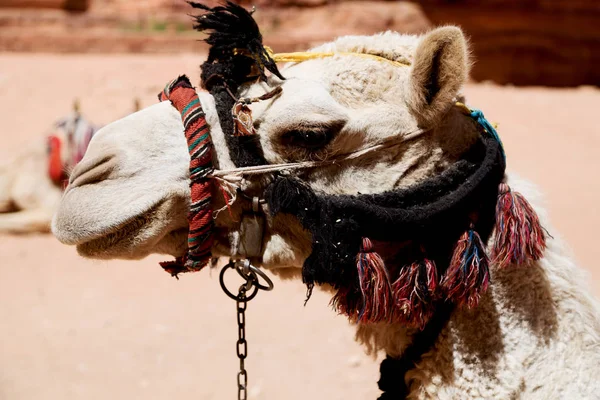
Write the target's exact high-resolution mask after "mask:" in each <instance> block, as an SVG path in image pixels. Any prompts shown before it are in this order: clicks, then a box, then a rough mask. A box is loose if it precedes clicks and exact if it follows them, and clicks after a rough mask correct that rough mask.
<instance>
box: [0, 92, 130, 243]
mask: <svg viewBox="0 0 600 400" xmlns="http://www.w3.org/2000/svg"><path fill="white" fill-rule="evenodd" d="M139 109H140V102H139V99H137V98H136V99H135V100H134V106H133V111H134V112H135V111H138V110H139ZM97 129H98V127H97V126H95V125H94V124H92V123H91V122H89V121H88V120H87V119H86V118H85V117H84V116H83V115H82V114H81V112H80V107H79V101H78V100H75V102H74V103H73V110H72V111H71V112H70V113H69V114H67V115H66V116H65V117H63V118H61V119H59V120H57V121H56V122H55V123H54V124H53V125H52V127H51V128H50V129H48V131H47V133H46V142H45V143H44V142H42V141H40V142H36V143H34V144H33V145H32V146H31V147H30V148H28V149H27V151H25V152H23V153H22V154H19V155H18V156H16V157H14V158H13V159H9V160H8V161H7V162H5V163H3V164H2V165H0V233H33V232H42V233H43V232H50V222H51V221H52V216H53V214H54V213H55V211H56V209H57V207H58V204H59V202H60V198H61V196H62V193H63V192H62V191H63V188H64V185H65V184H66V180H68V176H69V174H70V172H71V170H72V169H73V168H74V167H75V165H76V164H77V163H78V162H79V160H81V158H82V157H83V154H84V153H85V150H86V148H87V145H88V143H89V141H90V140H91V138H92V136H93V135H94V133H95V132H96V131H97Z"/></svg>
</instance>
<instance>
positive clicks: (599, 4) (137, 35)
mask: <svg viewBox="0 0 600 400" xmlns="http://www.w3.org/2000/svg"><path fill="white" fill-rule="evenodd" d="M240 1H241V2H242V4H244V6H248V7H250V6H251V5H255V6H256V7H257V11H256V12H255V14H254V16H255V18H256V19H257V20H258V22H259V25H260V26H261V30H262V31H263V36H264V39H265V43H267V44H268V45H269V46H271V47H272V48H273V49H274V50H275V51H284V52H285V51H293V50H299V49H306V48H308V47H311V46H314V45H316V44H318V43H321V42H324V41H328V40H331V39H334V38H335V37H337V36H340V35H346V34H372V33H376V32H381V31H385V30H395V31H400V32H405V33H422V32H424V31H426V30H427V29H429V28H430V27H432V26H436V25H443V24H456V25H459V26H461V27H462V28H463V29H464V31H465V32H466V34H467V35H468V36H469V37H470V40H471V44H472V48H473V54H474V57H473V59H474V66H473V70H472V76H473V78H474V79H475V80H492V81H495V82H498V83H507V84H515V85H547V86H576V85H584V84H591V85H600V68H597V67H596V66H597V65H600V27H599V25H600V0H422V1H418V2H417V1H413V2H409V1H384V0H367V1H361V0H349V1H348V0H253V1H249V0H240ZM204 2H205V3H206V2H207V3H209V4H211V5H214V4H218V3H219V2H220V1H219V0H208V1H207V0H204ZM68 4H70V6H68V7H75V6H76V5H78V6H79V7H83V6H85V7H88V6H89V8H88V11H87V12H85V13H78V14H72V13H65V12H64V11H60V10H46V11H45V12H42V11H41V10H40V9H39V8H38V9H33V10H32V9H31V8H28V9H24V8H23V7H31V6H32V5H37V6H38V7H45V8H55V9H56V8H60V9H63V10H64V9H65V8H66V7H67V5H68ZM7 5H8V6H13V7H21V8H16V9H12V10H10V11H9V10H7V11H3V10H5V9H4V8H2V6H7ZM28 10H32V11H28ZM190 12H192V13H193V12H194V11H192V10H191V7H189V6H188V5H187V4H186V3H185V2H184V1H183V0H143V1H142V0H0V50H4V51H50V52H180V51H199V50H202V48H203V45H202V44H201V43H200V42H198V41H197V39H198V38H199V37H201V36H200V35H199V34H197V33H195V32H193V31H192V30H191V25H192V21H191V19H190V18H189V16H188V14H189V13H190Z"/></svg>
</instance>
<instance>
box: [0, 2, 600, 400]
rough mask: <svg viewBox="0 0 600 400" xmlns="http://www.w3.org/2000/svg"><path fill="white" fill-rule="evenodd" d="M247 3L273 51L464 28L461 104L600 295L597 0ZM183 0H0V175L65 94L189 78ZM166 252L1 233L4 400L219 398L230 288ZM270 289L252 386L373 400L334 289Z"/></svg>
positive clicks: (41, 140) (124, 107)
mask: <svg viewBox="0 0 600 400" xmlns="http://www.w3.org/2000/svg"><path fill="white" fill-rule="evenodd" d="M211 3H212V4H216V2H211ZM243 4H244V5H245V6H248V7H251V6H252V5H255V6H256V7H257V11H256V13H255V18H256V19H257V20H258V22H259V25H260V26H261V30H262V32H263V35H264V42H265V44H267V45H269V46H271V47H272V48H273V49H274V50H275V51H280V52H281V51H293V50H302V49H306V48H308V47H310V46H313V45H316V44H320V43H322V42H324V41H328V40H331V39H333V38H335V37H336V36H340V35H344V34H371V33H375V32H379V31H384V30H395V31H399V32H406V33H422V32H424V31H426V30H427V29H429V28H431V27H433V26H437V25H442V24H457V25H459V26H461V27H462V28H463V29H464V31H465V32H466V34H467V35H468V36H469V38H470V42H471V48H472V53H473V59H474V64H473V69H472V82H470V83H469V84H468V85H467V87H466V89H465V92H466V95H467V99H468V102H469V104H470V105H472V106H474V107H477V108H480V109H482V110H483V111H484V112H485V114H486V116H487V117H488V118H489V119H490V120H492V121H497V122H498V123H499V131H500V134H501V136H502V138H503V141H504V143H505V146H506V150H507V155H508V164H509V168H510V170H511V171H513V172H517V173H518V174H519V175H520V176H522V177H524V178H527V179H529V180H531V181H532V182H534V183H536V184H537V185H538V187H539V188H540V190H541V191H542V192H543V193H544V195H545V204H546V209H547V210H548V213H549V215H550V219H551V221H552V225H551V226H549V227H548V228H549V230H550V233H551V234H552V235H553V236H554V237H556V238H558V239H559V240H564V241H565V242H566V243H567V244H568V246H569V247H570V248H571V249H572V250H573V254H574V257H575V259H576V260H577V262H578V264H579V265H580V266H581V267H582V268H584V269H585V270H586V272H587V273H588V276H589V285H590V290H593V291H594V292H595V293H596V294H600V283H599V280H598V278H600V268H599V267H598V262H597V261H594V260H598V258H599V257H600V249H599V246H598V245H597V243H596V240H595V239H594V234H593V232H594V231H595V229H596V228H597V227H598V226H599V223H600V215H599V211H598V200H599V193H600V179H598V173H599V172H600V159H599V157H598V152H599V151H600V128H599V127H598V126H599V124H598V122H597V118H598V112H599V110H600V90H599V89H598V85H599V84H600V68H598V67H597V66H598V65H599V64H600V2H598V1H597V0H427V1H421V2H405V1H377V0H373V1H343V0H337V1H335V0H333V1H332V0H257V1H256V2H253V3H251V2H246V1H244V2H243ZM190 13H193V11H192V10H191V8H190V7H189V6H188V5H187V4H186V3H185V2H183V1H178V0H177V1H175V0H0V110H2V111H1V112H0V115H1V116H2V118H1V122H2V125H1V129H0V167H1V168H0V173H2V171H6V170H9V169H11V168H12V169H13V170H14V169H15V168H17V167H18V164H17V163H15V162H12V161H11V160H12V159H13V158H14V157H15V156H17V155H20V154H23V153H26V152H28V151H34V150H30V149H34V148H38V147H39V148H43V147H44V146H45V145H46V142H45V140H46V138H45V135H46V134H47V133H48V132H49V129H50V128H51V127H52V125H53V124H54V123H55V121H56V120H58V119H59V118H61V117H64V116H65V115H67V114H68V113H69V112H70V111H71V110H72V108H73V103H74V102H75V101H77V102H78V104H79V110H80V112H81V113H82V115H84V116H85V117H86V118H87V119H88V120H90V121H92V122H93V123H94V124H97V125H102V124H106V123H109V122H111V121H114V120H115V119H118V118H121V117H123V116H124V115H127V114H128V113H130V112H132V111H134V110H135V109H137V108H138V107H145V106H148V105H151V104H154V103H155V102H156V101H157V100H156V95H157V93H158V92H159V91H160V90H161V89H162V88H163V86H164V84H165V83H166V82H167V81H169V80H170V79H172V78H174V77H176V76H177V75H179V74H183V73H185V74H188V76H190V77H191V78H192V82H194V83H196V84H197V83H198V81H199V72H200V71H199V65H200V64H201V63H202V61H203V60H204V57H205V53H206V46H205V45H204V44H203V43H202V42H201V41H200V40H201V39H202V38H203V36H202V35H201V34H199V33H197V32H195V31H194V30H193V29H192V19H191V18H190V16H189V14H190ZM42 165H43V163H42ZM18 172H19V171H17V173H18ZM32 184H33V185H35V184H36V183H35V182H33V183H32ZM4 189H5V188H3V187H2V186H1V185H0V190H4ZM2 217H3V215H2V214H0V219H1V218H2ZM161 260H163V258H161V257H150V258H149V259H146V260H141V261H136V262H125V261H110V262H100V261H89V260H83V259H81V258H79V257H78V256H77V254H76V253H75V250H74V249H73V248H69V247H67V246H63V245H61V244H59V243H58V242H57V241H56V240H55V239H54V238H53V237H52V236H51V235H49V234H29V235H25V234H20V235H10V234H5V233H0V321H2V329H1V330H0V399H2V400H5V399H6V400H15V399H33V398H36V399H61V400H69V399H81V398H86V399H106V398H108V397H114V398H128V399H167V398H177V399H180V400H184V399H192V398H194V399H223V398H233V397H234V396H235V392H236V384H235V382H236V373H237V368H238V361H237V358H236V355H235V341H236V340H237V331H236V328H237V326H236V316H235V304H234V302H233V301H232V300H230V299H228V298H227V297H226V296H225V295H224V294H223V293H222V292H221V289H220V287H219V284H218V279H217V278H218V277H217V271H203V272H201V273H198V274H193V275H189V276H184V277H182V279H181V280H179V281H176V280H174V279H172V278H170V277H169V276H168V275H167V274H166V273H164V272H163V271H162V270H161V268H160V267H159V266H158V265H157V262H158V261H161ZM275 284H276V287H275V291H274V292H271V293H261V294H260V295H259V296H258V297H257V299H256V300H254V301H252V302H251V303H250V304H249V310H248V313H247V321H248V324H247V337H248V340H249V358H248V360H247V364H246V365H247V369H248V371H249V378H250V390H249V398H250V399H292V400H294V399H305V398H314V399H328V400H333V399H345V400H346V399H375V398H376V397H377V394H378V390H377V386H376V381H377V379H378V362H377V360H373V359H371V358H369V357H367V356H366V355H365V354H364V351H363V349H362V348H361V347H359V346H358V345H357V344H355V343H354V341H353V335H354V333H353V327H352V326H349V325H348V323H347V322H346V320H345V318H344V317H340V316H336V315H335V313H334V312H333V311H331V310H330V308H329V307H328V301H329V299H328V297H327V296H326V295H324V294H322V293H316V294H315V295H314V296H313V298H312V299H311V301H310V302H309V303H308V304H307V306H306V307H304V306H303V302H304V297H305V288H304V287H303V286H302V285H301V284H300V283H299V282H281V281H279V280H276V281H275Z"/></svg>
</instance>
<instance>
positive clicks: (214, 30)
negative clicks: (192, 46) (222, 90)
mask: <svg viewBox="0 0 600 400" xmlns="http://www.w3.org/2000/svg"><path fill="white" fill-rule="evenodd" d="M189 4H190V5H191V6H192V7H193V8H195V9H200V10H204V11H207V12H206V13H205V14H202V15H198V16H195V17H194V18H195V20H196V24H195V25H194V29H196V30H198V31H200V32H206V33H208V38H207V39H206V40H205V41H206V43H208V44H209V45H210V50H209V54H208V60H207V62H208V63H226V64H229V63H236V62H237V63H240V62H241V63H242V64H246V65H247V64H248V63H250V65H249V66H250V67H254V68H251V70H250V71H248V73H249V75H248V76H240V75H237V76H231V78H233V79H234V80H236V81H237V84H238V85H239V84H241V83H243V82H244V81H247V80H251V79H253V78H255V76H252V71H257V72H258V76H259V77H260V79H262V80H266V75H265V71H264V70H265V68H266V69H267V70H268V71H270V72H271V73H272V74H274V75H276V76H277V77H279V78H280V79H284V78H283V76H281V74H280V73H279V70H278V69H277V65H276V64H275V61H273V59H272V58H271V57H270V56H269V54H268V53H267V51H266V50H265V47H264V46H263V44H262V35H261V34H260V30H259V29H258V25H257V24H256V21H255V20H254V18H252V14H251V13H249V12H248V11H246V9H245V8H243V7H241V6H239V5H237V4H235V3H232V2H230V1H227V3H226V4H225V5H223V6H217V7H212V8H211V7H208V6H206V5H204V4H201V3H195V2H189ZM232 69H234V68H232ZM235 70H236V72H238V73H239V72H242V71H240V70H239V69H235ZM227 78H229V77H227Z"/></svg>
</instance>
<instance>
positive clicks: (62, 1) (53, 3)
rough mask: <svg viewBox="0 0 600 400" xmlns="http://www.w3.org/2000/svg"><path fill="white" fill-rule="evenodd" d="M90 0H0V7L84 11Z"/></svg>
mask: <svg viewBox="0 0 600 400" xmlns="http://www.w3.org/2000/svg"><path fill="white" fill-rule="evenodd" d="M90 1H91V0H1V1H0V8H38V9H39V8H41V9H44V8H50V9H61V10H67V11H86V10H87V9H88V8H89V6H90Z"/></svg>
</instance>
